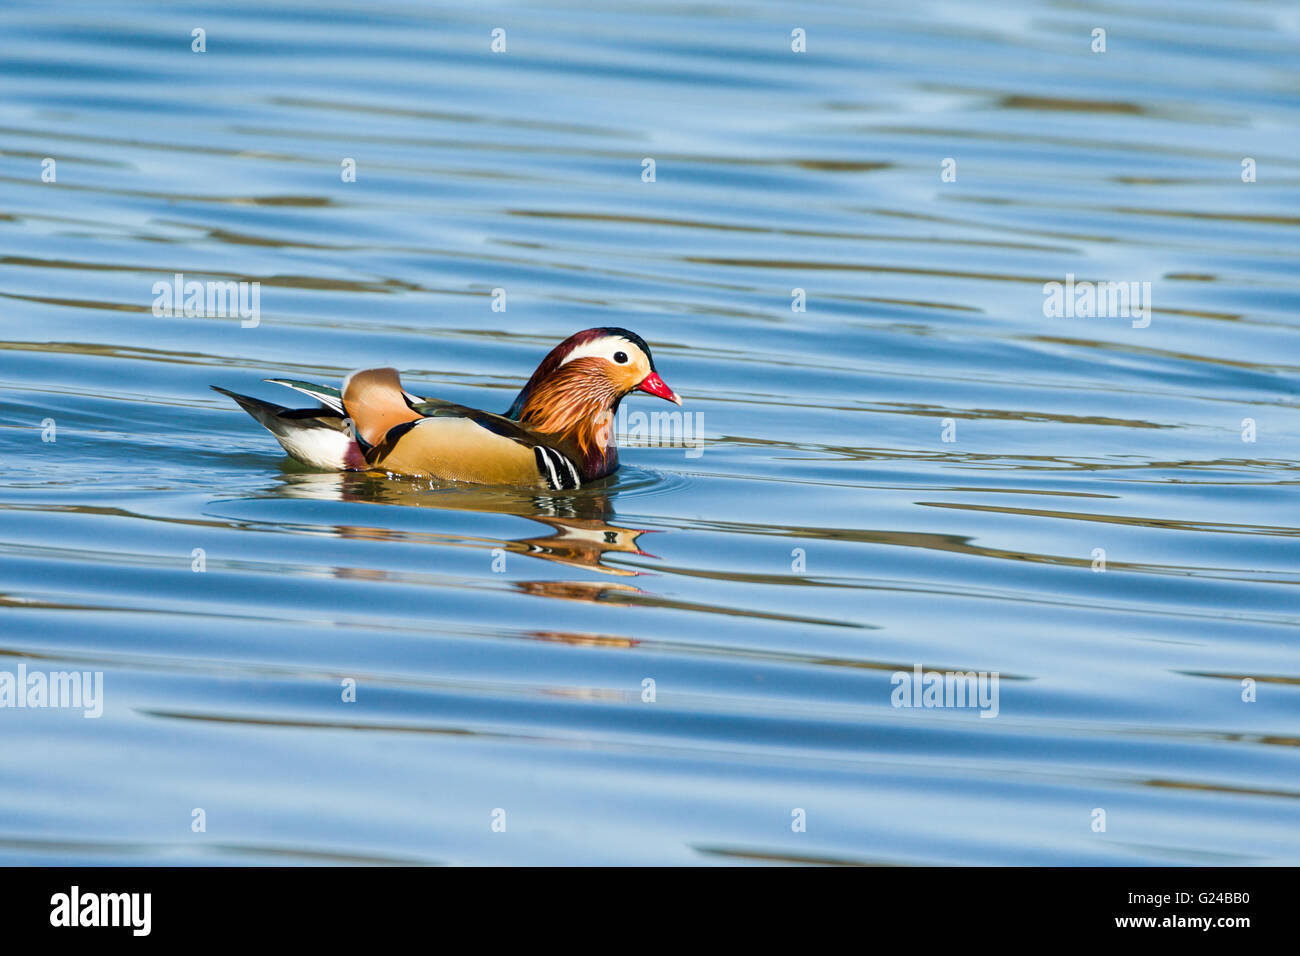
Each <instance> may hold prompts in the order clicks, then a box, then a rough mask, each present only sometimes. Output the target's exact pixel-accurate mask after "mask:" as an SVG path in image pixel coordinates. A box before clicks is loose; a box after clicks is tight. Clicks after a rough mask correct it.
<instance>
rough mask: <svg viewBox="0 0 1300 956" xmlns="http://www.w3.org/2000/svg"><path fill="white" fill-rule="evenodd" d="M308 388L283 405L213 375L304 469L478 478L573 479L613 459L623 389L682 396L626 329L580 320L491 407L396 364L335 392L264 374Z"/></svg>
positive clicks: (545, 484) (526, 482)
mask: <svg viewBox="0 0 1300 956" xmlns="http://www.w3.org/2000/svg"><path fill="white" fill-rule="evenodd" d="M267 381H268V382H273V383H276V384H279V385H287V386H289V387H290V388H293V389H297V390H298V391H300V392H303V393H304V394H307V395H310V396H311V397H312V398H315V399H316V400H317V401H319V402H320V403H321V404H320V406H319V407H317V408H304V409H290V408H286V407H284V406H282V405H274V404H272V403H270V402H264V401H261V400H260V399H256V398H249V397H248V396H246V395H238V394H236V393H234V392H231V391H227V390H226V389H224V388H220V387H218V386H216V385H214V386H212V388H214V389H215V390H216V391H218V392H221V393H222V394H223V395H229V396H230V397H231V398H233V399H234V400H235V401H236V402H238V403H239V404H240V405H241V406H242V407H243V409H244V410H245V411H246V412H248V414H250V415H252V416H253V418H255V419H257V421H259V422H261V423H262V425H264V426H265V427H266V428H267V430H269V431H270V432H271V434H272V435H274V436H275V437H276V439H277V440H278V441H279V442H280V444H281V445H282V446H283V447H284V450H285V451H287V452H288V453H289V454H290V455H291V456H292V457H294V458H296V459H297V460H299V461H301V462H303V463H304V464H307V465H311V466H313V467H316V468H325V469H332V470H350V471H384V472H388V473H390V474H396V475H413V476H427V477H431V478H440V479H446V480H452V481H467V482H475V483H478V484H490V485H514V486H517V487H537V488H550V489H552V490H558V489H564V488H577V487H579V486H580V485H582V484H584V483H586V482H591V481H596V480H597V479H599V478H604V477H605V476H606V475H609V474H612V473H613V471H614V470H615V469H616V468H618V448H617V447H616V446H615V442H614V427H613V415H614V412H615V411H616V410H617V408H618V404H619V402H621V401H622V400H623V398H624V397H625V396H627V395H629V394H631V393H632V392H635V391H641V392H647V393H649V394H650V395H657V396H659V397H660V398H663V399H667V400H668V401H670V402H675V403H677V404H678V405H680V404H681V403H682V400H681V399H680V398H678V397H677V395H676V394H675V393H674V392H673V390H672V389H671V388H669V387H668V386H667V385H665V384H664V380H663V379H661V378H660V377H659V373H658V372H656V371H655V364H654V358H653V357H652V356H651V355H650V346H648V345H647V344H646V343H645V340H644V339H642V338H641V337H640V336H639V335H637V334H636V333H634V332H629V331H628V330H627V329H614V328H601V329H587V330H585V331H583V332H578V333H576V334H574V335H571V336H569V337H568V338H567V339H565V340H564V341H563V342H561V343H560V344H559V345H557V346H556V347H555V348H554V349H552V350H551V352H550V354H549V355H547V356H546V358H544V359H543V360H542V364H541V365H539V366H537V371H536V372H534V373H533V377H532V378H530V379H529V380H528V384H526V385H525V386H524V387H523V390H522V391H520V393H519V395H518V396H517V397H516V398H515V400H514V403H513V404H512V405H511V406H510V408H509V409H507V410H506V412H505V413H504V414H502V415H494V414H493V413H491V412H484V411H480V410H478V409H476V408H469V407H467V406H465V405H456V404H454V403H452V402H448V401H443V400H441V399H436V398H419V397H417V396H415V395H412V394H411V393H410V392H407V391H406V390H405V389H403V388H402V382H401V379H400V378H399V377H398V374H397V370H396V369H392V368H372V369H365V370H364V371H360V372H353V373H352V374H351V375H349V376H348V377H347V378H346V379H345V380H344V382H343V388H342V389H341V390H336V389H333V388H330V387H328V386H322V385H313V384H311V383H309V382H297V381H291V380H287V379H267Z"/></svg>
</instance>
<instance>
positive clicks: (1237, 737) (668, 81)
mask: <svg viewBox="0 0 1300 956" xmlns="http://www.w3.org/2000/svg"><path fill="white" fill-rule="evenodd" d="M196 27H201V28H203V29H204V30H206V52H204V53H195V52H192V50H191V31H192V30H193V29H194V28H196ZM498 27H500V28H503V29H504V30H505V31H506V44H507V46H506V51H505V52H504V53H493V52H492V51H491V49H490V44H491V42H492V41H491V33H492V30H493V29H494V28H498ZM1098 27H1100V28H1104V29H1105V30H1106V41H1107V49H1106V51H1105V52H1104V53H1094V52H1093V51H1092V50H1091V45H1092V43H1093V40H1092V38H1091V37H1092V31H1093V29H1094V28H1098ZM795 28H801V29H803V30H805V31H806V37H807V52H805V53H795V52H793V51H792V49H791V44H792V39H791V31H792V30H794V29H795ZM0 39H2V40H3V43H2V45H0V48H2V49H3V51H4V53H3V57H2V58H0V339H2V340H3V341H2V342H0V345H2V346H3V352H2V353H0V605H2V606H0V624H2V626H0V671H7V672H17V670H18V668H19V667H20V665H21V666H25V667H26V668H27V669H28V670H42V671H47V672H48V671H58V670H72V669H75V670H85V671H92V672H94V671H102V672H103V675H104V678H103V680H104V713H103V716H102V717H101V718H99V719H86V718H84V717H83V716H82V714H81V712H80V711H78V710H71V709H29V708H24V709H17V708H7V709H0V734H2V735H3V738H2V739H3V742H4V746H3V747H2V748H0V861H4V862H10V863H14V862H35V863H63V862H88V863H100V862H103V863H249V862H268V863H319V862H335V861H338V862H414V863H461V864H465V863H468V864H495V863H650V864H683V863H685V864H696V863H701V864H705V863H744V862H762V861H792V862H801V861H808V862H849V863H959V864H966V863H1001V864H1021V863H1039V864H1041V863H1069V864H1103V863H1105V864H1168V863H1173V864H1181V863H1191V864H1199V863H1227V864H1258V863H1297V862H1300V801H1298V799H1297V798H1300V759H1298V758H1300V720H1298V718H1300V650H1298V649H1297V629H1296V627H1297V623H1298V621H1300V602H1298V601H1297V585H1300V555H1298V553H1297V537H1298V536H1300V530H1298V529H1300V508H1298V507H1297V501H1298V500H1300V498H1298V497H1297V495H1298V491H1297V488H1296V483H1297V480H1298V478H1300V469H1298V468H1297V461H1298V460H1300V408H1298V407H1297V405H1298V404H1300V403H1298V402H1297V381H1298V379H1297V373H1298V372H1300V368H1298V367H1297V366H1298V365H1300V353H1298V351H1297V346H1296V342H1297V338H1296V332H1297V309H1298V308H1300V279H1298V278H1297V264H1298V263H1300V153H1298V151H1297V145H1298V142H1300V137H1298V134H1297V129H1300V108H1298V106H1297V97H1298V95H1300V55H1298V54H1297V47H1298V44H1300V14H1298V13H1297V7H1296V6H1295V5H1294V4H1292V3H1283V2H1258V3H1249V4H1243V3H1226V2H1225V3H1222V4H1218V3H1206V2H1182V0H1178V2H1175V0H1168V2H1150V3H1137V4H1132V3H1126V4H1111V3H1096V4H1076V3H1070V2H1041V3H1007V4H1005V5H1000V4H996V3H955V2H954V3H943V2H914V3H909V4H904V5H901V6H900V5H898V4H879V5H875V4H842V5H835V4H817V5H808V6H806V7H805V6H802V5H801V6H800V7H797V8H796V7H790V6H785V5H778V4H737V5H722V4H719V5H703V4H688V3H680V4H674V3H658V2H652V3H640V4H626V5H624V4H602V3H590V4H586V3H575V4H559V5H550V6H549V8H548V7H544V6H535V5H529V4H491V5H487V4H484V5H461V4H452V5H448V6H446V7H434V6H426V5H423V4H415V3H411V4H406V3H391V2H389V3H385V2H378V3H376V2H360V0H358V2H356V3H340V2H334V0H329V2H302V3H292V2H291V3H284V2H279V0H271V2H264V3H257V4H249V3H244V2H235V3H227V4H219V5H216V4H214V5H211V6H204V5H195V4H185V3H167V4H164V3H152V4H150V3H144V4H127V3H119V4H106V3H89V2H88V3H84V4H76V3H66V2H64V3H36V2H33V3H12V4H6V5H5V6H4V7H3V9H2V10H0ZM47 158H49V159H53V160H54V161H55V164H56V165H55V167H54V172H55V175H54V181H53V182H46V181H43V176H42V173H43V169H45V168H48V164H45V163H44V162H43V161H44V160H45V159H47ZM349 158H350V159H354V160H355V163H356V170H357V176H356V182H351V183H349V182H344V181H343V177H342V175H341V168H342V163H343V161H344V159H349ZM647 158H650V159H653V160H654V161H655V179H654V181H653V182H645V181H643V178H642V171H643V160H644V159H647ZM947 159H952V160H954V161H955V167H953V168H955V173H956V178H955V181H944V178H943V176H942V171H943V164H944V161H945V160H947ZM1244 159H1251V160H1253V161H1254V167H1255V171H1256V181H1255V182H1243V160H1244ZM178 272H180V273H183V274H185V276H186V277H187V278H195V279H200V280H208V279H231V280H235V281H250V282H251V281H258V282H260V284H261V285H260V295H261V299H260V307H261V320H260V324H258V325H257V326H256V327H248V328H246V327H243V323H241V322H240V321H239V319H238V318H222V317H209V318H197V317H195V318H169V317H157V316H155V315H154V314H153V311H152V303H153V301H154V293H153V286H154V283H156V282H158V281H160V280H168V279H170V277H171V276H172V275H173V274H175V273H178ZM1067 275H1073V276H1074V277H1075V278H1076V279H1077V280H1079V281H1084V280H1088V281H1123V282H1138V283H1142V282H1149V283H1150V302H1151V303H1152V304H1153V308H1152V311H1151V314H1150V322H1149V324H1148V325H1145V326H1144V325H1143V323H1142V322H1141V321H1139V320H1136V319H1135V320H1130V318H1127V317H1114V316H1112V317H1105V318H1082V317H1072V318H1065V317H1049V316H1046V315H1045V314H1044V300H1045V296H1044V288H1043V287H1044V283H1048V282H1053V281H1057V282H1064V281H1065V280H1066V276H1067ZM494 289H504V290H506V293H507V299H506V302H507V308H506V311H505V312H494V311H493V308H492V305H493V290H494ZM795 289H802V290H804V295H805V296H806V312H798V311H795V310H794V309H793V308H792V295H793V293H792V290H795ZM599 325H615V326H626V327H628V328H631V329H634V330H636V331H638V332H639V333H640V334H642V335H643V336H645V338H647V339H648V340H649V341H650V343H651V344H652V346H653V347H654V351H655V358H656V360H657V364H658V366H659V370H660V372H661V373H662V374H663V377H664V378H665V379H666V380H667V381H668V382H669V384H670V385H672V386H673V387H674V388H675V389H676V390H677V391H678V392H679V393H680V394H681V395H682V396H683V397H684V398H685V400H686V410H687V411H690V412H692V413H694V414H695V415H697V416H698V418H696V419H695V421H696V422H699V423H702V427H703V431H704V435H705V438H706V443H705V446H704V447H703V448H702V449H700V450H699V454H695V453H694V452H692V451H690V450H687V449H682V448H680V447H630V448H626V449H625V450H624V452H623V456H622V458H623V461H624V468H623V469H622V470H621V471H620V472H619V473H618V475H617V476H616V477H615V478H614V479H613V480H611V481H608V482H606V483H604V484H602V485H597V486H594V487H591V488H589V489H584V490H582V491H580V492H577V493H565V494H556V495H553V496H545V495H534V494H525V493H522V492H509V491H490V490H484V489H473V488H464V487H461V488H457V487H431V486H430V485H429V483H428V482H424V483H420V482H416V481H406V480H395V479H386V478H381V477H374V476H367V475H359V474H349V475H338V474H319V473H314V472H311V471H309V470H307V469H305V468H303V467H300V466H296V465H293V464H290V463H287V462H286V459H285V457H284V455H283V453H282V452H281V450H280V448H279V446H277V445H276V444H275V442H274V441H273V440H272V439H271V437H270V436H269V435H268V434H267V433H266V432H264V431H263V430H261V429H260V428H259V427H258V426H257V425H256V424H255V423H254V422H253V421H252V420H251V419H249V418H248V417H247V416H246V415H245V414H244V413H243V412H241V411H240V410H239V409H238V408H236V407H235V406H234V405H233V404H231V403H230V402H229V401H228V400H227V399H225V398H224V397H222V396H220V395H218V394H216V393H214V392H212V391H210V390H209V389H208V386H209V385H210V384H219V385H223V386H225V387H228V388H232V389H235V390H237V391H241V392H246V393H252V394H255V395H259V396H262V397H264V398H267V399H271V400H276V401H288V399H287V397H285V396H287V395H288V394H289V393H287V392H282V390H281V389H279V388H278V387H277V386H275V385H269V384H264V383H263V382H262V381H261V380H262V379H263V378H267V377H288V378H297V379H306V380H311V381H320V382H333V383H336V384H337V382H338V380H339V379H340V378H341V376H342V375H344V374H346V372H347V371H349V370H351V369H354V368H358V367H363V366H369V365H385V364H392V365H396V366H398V367H399V368H401V369H402V371H403V375H404V380H405V381H406V382H407V384H408V387H410V388H411V390H412V391H415V392H417V393H419V394H422V395H429V394H432V395H440V396H444V397H448V398H452V399H454V400H457V401H461V402H465V403H468V404H472V405H476V406H481V407H487V408H491V409H496V410H500V409H503V408H504V407H505V406H506V405H507V404H509V401H510V399H511V397H512V396H513V394H514V392H515V391H517V390H518V388H519V387H520V385H521V384H522V383H523V382H524V381H525V380H526V378H527V377H528V375H529V374H530V373H531V371H532V369H533V367H534V366H535V365H536V363H537V362H538V360H539V359H540V358H541V357H542V355H544V354H545V352H546V351H547V350H549V349H550V348H551V346H553V345H554V344H555V343H556V342H558V341H559V340H561V339H562V338H564V337H565V336H567V335H568V334H570V333H571V332H574V331H576V330H578V329H582V328H586V327H590V326H599ZM278 393H282V394H278ZM625 407H626V408H627V410H628V411H636V410H643V411H657V410H661V409H662V408H663V407H664V406H662V405H657V404H655V403H654V400H652V399H649V398H639V399H634V400H629V402H628V403H626V406H625ZM1247 420H1249V421H1247ZM49 439H54V440H53V441H51V440H49ZM633 444H635V443H633ZM196 549H201V552H198V551H197V550H196ZM196 566H203V567H205V570H203V571H202V572H201V573H200V572H197V571H196V570H194V569H195V567H196ZM1103 568H1104V570H1103ZM918 666H919V667H921V668H923V669H924V670H925V671H985V672H997V673H998V674H999V675H1000V683H999V688H1000V696H999V707H998V713H997V716H996V717H995V718H993V719H984V718H982V717H981V716H980V712H979V710H977V709H971V708H964V709H958V708H931V709H926V708H899V707H894V706H892V703H891V693H892V691H893V689H894V686H895V685H894V680H893V675H894V674H895V672H898V671H906V672H913V671H914V668H916V667H918ZM349 679H351V680H354V681H355V682H356V688H357V697H356V701H355V702H354V703H345V702H344V701H343V700H342V697H343V693H342V687H343V685H344V682H345V681H348V680H349ZM1247 679H1250V681H1253V684H1252V683H1250V682H1249V681H1247ZM647 680H652V681H653V682H654V684H653V687H654V692H655V693H654V700H653V702H648V701H646V700H644V699H643V695H647V696H648V694H647V692H646V691H645V690H644V688H645V687H646V686H647V685H646V684H645V683H644V682H645V681H647ZM1243 682H1245V683H1243ZM1252 693H1253V696H1254V700H1253V701H1248V700H1243V696H1244V697H1250V696H1251V695H1252ZM196 809H201V810H202V811H203V815H204V817H205V819H206V830H205V831H204V832H194V827H193V825H192V820H193V819H194V811H195V810H196ZM799 810H802V811H803V813H804V816H805V818H806V831H805V832H799V831H798V829H797V827H796V826H794V824H796V823H797V822H798V819H799V814H798V813H797V812H796V811H799ZM1098 810H1102V811H1104V812H1105V830H1104V832H1097V829H1096V824H1095V822H1094V821H1096V820H1097V819H1098V814H1097V811H1098ZM498 811H504V819H505V821H506V829H505V832H497V831H495V830H494V828H493V821H494V819H500V818H502V814H501V813H500V812H498ZM494 814H495V816H494Z"/></svg>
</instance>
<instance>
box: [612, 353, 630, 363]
mask: <svg viewBox="0 0 1300 956" xmlns="http://www.w3.org/2000/svg"><path fill="white" fill-rule="evenodd" d="M614 361H615V362H617V363H618V364H619V365H626V364H627V353H626V352H615V353H614Z"/></svg>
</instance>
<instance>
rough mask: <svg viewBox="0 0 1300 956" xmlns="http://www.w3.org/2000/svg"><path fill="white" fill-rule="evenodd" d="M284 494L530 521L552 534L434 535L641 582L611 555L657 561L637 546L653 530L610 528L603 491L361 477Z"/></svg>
mask: <svg viewBox="0 0 1300 956" xmlns="http://www.w3.org/2000/svg"><path fill="white" fill-rule="evenodd" d="M276 493H277V495H279V496H281V497H286V498H307V499H314V500H321V501H344V502H358V503H369V504H387V505H404V506H406V507H413V508H437V509H440V510H444V511H473V512H480V513H490V514H502V515H514V516H517V517H521V518H527V519H529V520H530V521H535V522H537V523H538V524H540V525H542V526H544V528H545V529H547V530H546V531H545V532H544V533H543V532H539V533H538V534H535V535H529V536H528V537H524V538H514V539H493V538H480V537H466V536H463V535H433V536H430V537H436V538H439V539H440V540H444V541H448V542H452V541H454V542H455V543H459V544H463V545H469V546H480V547H484V546H490V547H492V548H493V549H494V553H495V549H497V548H499V549H501V551H503V552H505V553H506V554H520V555H526V556H528V557H533V558H541V559H543V560H545V561H552V562H554V563H556V564H562V565H567V566H570V567H578V568H586V569H590V570H592V571H599V572H601V573H604V574H611V575H622V576H630V577H634V576H636V575H639V574H641V573H642V572H640V571H636V570H632V569H629V568H620V567H616V566H611V565H609V564H607V563H606V562H605V560H604V559H605V557H606V556H607V555H610V554H637V555H641V556H642V557H649V558H653V557H655V555H653V554H650V553H649V552H647V551H643V550H642V549H641V547H640V545H639V544H638V540H637V539H638V538H640V536H641V535H643V534H649V533H651V532H648V531H645V530H641V529H637V528H625V527H621V526H619V525H615V524H612V523H610V522H611V520H612V519H613V518H614V509H613V506H612V504H611V503H610V499H609V496H608V495H606V494H605V493H604V492H602V491H585V490H584V491H580V492H568V493H560V494H550V493H544V492H543V493H537V492H531V491H517V490H514V489H499V488H486V487H476V486H464V485H456V486H447V485H443V484H438V483H430V482H428V481H418V480H414V479H403V478H387V477H382V476H376V475H368V474H365V473H355V472H352V473H349V472H332V473H318V472H286V473H285V474H283V475H282V476H281V485H280V487H278V488H277V489H276ZM332 528H333V530H334V532H335V533H336V534H338V535H339V536H340V537H345V538H362V539H370V540H410V539H411V538H412V537H425V535H417V534H413V533H412V532H411V531H407V530H398V529H393V528H380V527H372V526H366V525H333V526H332ZM498 559H500V560H503V559H504V555H497V556H495V557H494V560H498ZM494 570H495V568H494ZM515 587H517V588H519V589H520V590H522V591H525V592H526V593H530V594H544V595H545V596H547V597H556V598H562V599H565V600H571V601H603V600H609V599H610V597H612V595H611V594H607V593H606V592H610V591H623V592H632V593H638V589H637V588H634V587H630V586H627V585H602V584H594V583H592V582H573V581H523V582H517V583H516V584H515Z"/></svg>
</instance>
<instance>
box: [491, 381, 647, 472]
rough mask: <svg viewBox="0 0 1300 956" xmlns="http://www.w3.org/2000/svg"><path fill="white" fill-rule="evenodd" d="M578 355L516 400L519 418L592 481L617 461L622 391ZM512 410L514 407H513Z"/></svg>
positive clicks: (611, 469) (610, 468) (613, 467)
mask: <svg viewBox="0 0 1300 956" xmlns="http://www.w3.org/2000/svg"><path fill="white" fill-rule="evenodd" d="M582 364H583V363H582V360H577V361H574V362H570V363H569V364H568V365H565V366H562V367H561V368H560V369H558V370H557V371H556V372H555V373H554V374H552V375H549V376H547V377H546V378H545V379H543V380H542V381H541V382H538V383H537V384H536V385H534V386H533V387H532V388H531V389H527V390H525V393H524V394H521V395H520V397H519V399H517V400H516V403H515V404H516V405H517V406H519V422H520V424H522V425H526V426H528V427H529V428H531V429H532V430H533V431H535V432H539V433H541V434H542V435H544V436H547V438H548V440H549V441H551V442H552V443H554V444H556V445H558V446H559V449H558V450H560V451H561V452H563V453H564V454H565V455H567V456H569V457H570V458H571V459H572V460H573V462H574V464H576V465H578V466H579V468H580V470H581V471H582V473H583V475H582V476H583V479H584V480H586V481H592V480H594V479H596V478H601V477H604V476H605V475H607V474H609V473H610V472H611V471H613V470H614V469H615V468H617V467H618V448H617V447H616V445H615V439H614V412H615V410H616V409H617V408H618V403H619V399H620V398H621V397H622V396H621V395H619V394H617V393H616V392H615V391H614V388H613V385H612V383H610V381H609V380H608V379H607V378H605V376H603V375H593V374H591V373H590V370H588V369H584V368H582V367H579V368H573V366H581V365H582ZM512 410H513V408H512Z"/></svg>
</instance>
